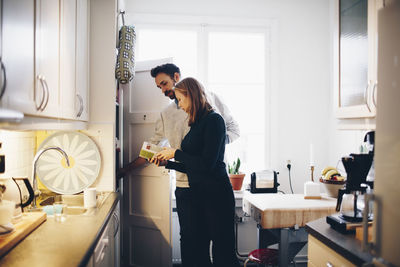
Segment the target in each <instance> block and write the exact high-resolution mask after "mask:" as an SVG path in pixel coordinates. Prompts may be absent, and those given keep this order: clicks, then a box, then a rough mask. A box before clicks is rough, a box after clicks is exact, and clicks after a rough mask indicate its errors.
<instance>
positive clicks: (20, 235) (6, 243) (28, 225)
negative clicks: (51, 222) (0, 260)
mask: <svg viewBox="0 0 400 267" xmlns="http://www.w3.org/2000/svg"><path fill="white" fill-rule="evenodd" d="M46 217H47V216H46V213H44V212H32V213H23V215H22V219H21V220H20V221H19V222H18V223H15V224H14V227H15V230H14V231H13V232H11V233H8V234H5V235H0V257H2V256H3V255H4V254H5V253H7V252H8V251H9V250H10V249H12V248H13V247H14V246H15V245H16V244H18V242H20V241H21V240H22V239H24V238H25V237H26V236H27V235H29V234H30V233H31V232H32V231H33V230H35V229H36V228H37V227H38V226H39V225H41V224H42V223H43V222H44V221H45V220H46Z"/></svg>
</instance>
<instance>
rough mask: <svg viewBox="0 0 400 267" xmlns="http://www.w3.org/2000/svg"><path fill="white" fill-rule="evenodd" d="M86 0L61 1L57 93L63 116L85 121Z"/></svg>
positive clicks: (87, 59) (87, 42) (86, 67)
mask: <svg viewBox="0 0 400 267" xmlns="http://www.w3.org/2000/svg"><path fill="white" fill-rule="evenodd" d="M88 10H89V9H88V1H87V0H80V1H76V0H62V1H61V9H60V11H61V12H60V14H61V25H60V61H61V65H60V74H61V76H60V92H61V96H62V97H61V103H60V104H61V107H62V117H63V118H66V119H76V120H83V121H87V120H88V117H89V116H88V115H89V114H88V92H89V90H88V88H89V77H88V74H89V70H88V68H89V49H88V45H89V25H88V15H89V14H88Z"/></svg>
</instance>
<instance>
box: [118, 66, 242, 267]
mask: <svg viewBox="0 0 400 267" xmlns="http://www.w3.org/2000/svg"><path fill="white" fill-rule="evenodd" d="M151 76H152V77H153V78H154V80H155V83H156V86H157V87H158V88H160V89H161V92H162V93H163V94H164V95H165V96H166V97H168V98H170V99H173V100H175V101H174V102H172V103H171V104H169V105H168V106H167V107H166V108H165V109H164V110H162V111H161V113H160V118H159V119H158V120H157V121H156V127H155V133H154V135H153V137H151V138H150V139H149V141H150V142H151V143H153V144H160V143H161V142H163V141H165V140H167V141H168V142H169V144H170V145H171V146H172V147H175V148H180V147H181V142H182V140H183V138H184V137H185V135H186V134H187V133H188V131H189V126H188V116H187V114H186V112H184V111H183V110H181V109H180V108H179V107H178V103H177V101H176V99H175V92H174V86H175V84H176V83H177V82H179V80H180V79H181V73H180V70H179V68H178V67H177V66H176V65H174V64H170V63H168V64H164V65H160V66H157V67H155V68H153V69H152V70H151ZM207 98H208V101H209V102H210V104H211V105H212V106H213V108H214V109H215V111H216V112H217V113H219V114H220V115H221V116H222V117H223V118H224V120H225V124H226V135H227V136H226V143H231V142H233V141H234V140H236V139H237V138H238V137H239V135H240V131H239V125H238V124H237V122H236V121H235V120H234V119H233V117H232V116H231V114H230V111H229V109H228V107H227V106H226V105H225V104H224V103H223V102H222V101H221V100H220V99H219V97H218V96H217V95H216V94H214V93H212V92H208V95H207ZM146 162H147V161H146V160H145V159H143V158H137V159H135V160H134V161H133V162H131V163H130V164H129V165H127V166H126V167H124V168H123V169H122V170H121V171H120V172H119V174H118V176H124V175H125V174H126V173H128V172H129V171H130V170H133V169H135V168H137V167H139V166H141V165H143V164H144V163H146ZM175 196H176V205H177V211H178V217H179V224H180V227H181V229H180V234H181V258H182V265H183V266H202V267H203V266H204V267H206V266H211V263H210V259H209V244H210V241H209V239H208V238H207V237H206V236H205V235H201V234H200V235H199V232H200V231H201V228H202V227H206V226H205V225H200V226H196V225H195V223H196V222H194V221H193V214H191V210H192V207H193V206H192V204H193V203H192V199H191V197H192V196H191V193H190V188H189V182H188V178H187V176H186V174H184V173H181V172H176V190H175ZM205 197H207V196H205Z"/></svg>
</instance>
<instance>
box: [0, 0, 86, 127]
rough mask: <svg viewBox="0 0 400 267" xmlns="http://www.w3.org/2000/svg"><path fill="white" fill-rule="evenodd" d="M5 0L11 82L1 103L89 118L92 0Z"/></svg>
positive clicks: (5, 54)
mask: <svg viewBox="0 0 400 267" xmlns="http://www.w3.org/2000/svg"><path fill="white" fill-rule="evenodd" d="M2 2H3V10H2V14H3V23H2V62H3V63H4V66H5V72H6V77H7V81H6V82H7V86H6V90H5V93H4V95H3V97H2V98H1V102H0V105H1V107H4V108H10V109H14V110H18V111H21V112H23V113H25V114H26V115H30V116H34V117H49V118H57V119H58V118H60V119H68V120H80V121H88V118H89V113H88V111H89V108H88V106H89V105H88V101H89V97H88V93H89V77H88V76H89V23H88V19H89V12H90V11H89V1H88V0H79V1H78V0H61V1H54V0H37V1H31V0H4V1H2ZM2 77H3V75H2Z"/></svg>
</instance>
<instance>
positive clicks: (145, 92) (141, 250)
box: [119, 58, 174, 267]
mask: <svg viewBox="0 0 400 267" xmlns="http://www.w3.org/2000/svg"><path fill="white" fill-rule="evenodd" d="M171 60H172V59H168V58H167V59H162V60H151V61H138V62H136V66H135V77H134V79H133V81H132V82H131V83H129V84H124V85H121V88H122V90H120V105H121V106H120V107H119V108H120V110H121V113H122V114H121V117H122V121H121V122H120V125H121V127H122V129H121V130H120V131H121V133H122V136H121V140H122V142H121V150H122V151H121V154H122V162H123V165H124V166H125V165H127V164H128V163H129V162H131V161H132V160H134V159H135V158H137V157H138V155H139V151H140V149H141V147H142V144H143V142H144V141H148V140H149V138H150V137H152V136H153V135H154V129H155V122H156V120H157V118H158V117H159V114H160V111H161V110H162V109H164V108H165V107H166V106H167V105H168V104H169V103H170V102H171V100H170V99H169V98H167V97H165V96H164V95H163V94H162V93H161V91H160V89H159V88H157V87H156V84H155V82H154V78H152V77H151V75H150V70H151V69H152V68H154V67H155V66H158V65H161V64H164V63H169V62H171ZM173 178H174V176H173V172H170V171H168V170H167V169H165V168H164V167H157V166H156V165H154V164H150V163H147V164H145V165H144V166H142V167H139V168H137V169H135V170H134V171H132V172H130V173H129V175H125V177H124V178H123V179H122V183H121V184H122V186H121V192H122V209H121V210H122V214H121V217H122V239H123V240H122V261H123V266H136V267H137V266H142V267H152V266H160V267H170V266H172V241H171V210H172V208H171V188H172V186H173V185H172V182H173V180H174V179H173Z"/></svg>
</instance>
